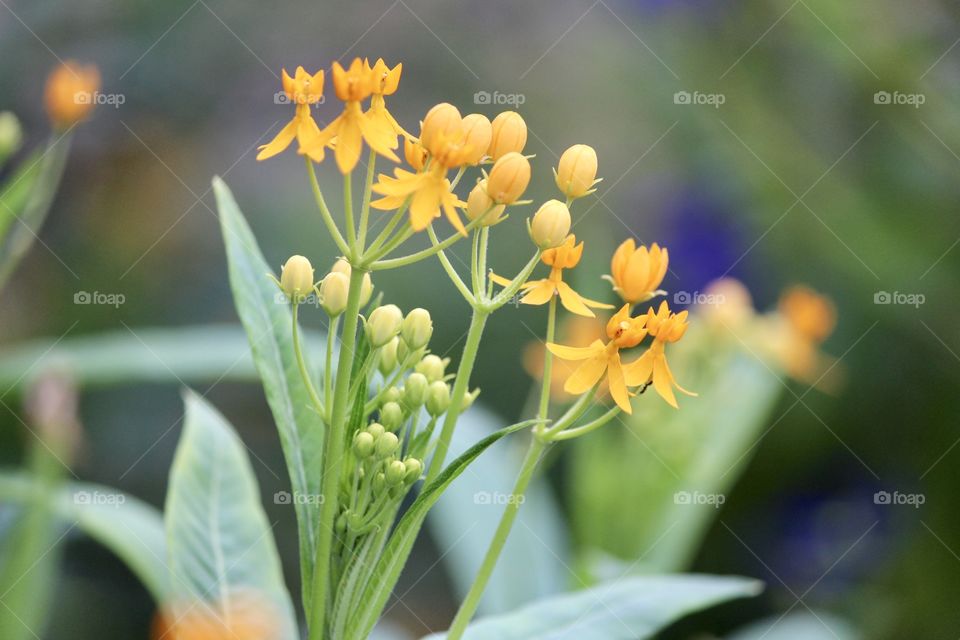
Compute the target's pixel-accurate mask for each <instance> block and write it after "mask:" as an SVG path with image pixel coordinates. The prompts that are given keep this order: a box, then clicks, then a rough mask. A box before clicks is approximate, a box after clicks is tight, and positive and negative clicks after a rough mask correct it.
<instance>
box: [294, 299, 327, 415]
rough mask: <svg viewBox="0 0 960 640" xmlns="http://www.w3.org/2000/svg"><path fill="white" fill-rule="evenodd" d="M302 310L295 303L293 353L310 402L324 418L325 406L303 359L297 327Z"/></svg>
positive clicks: (295, 302)
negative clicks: (298, 313) (298, 314)
mask: <svg viewBox="0 0 960 640" xmlns="http://www.w3.org/2000/svg"><path fill="white" fill-rule="evenodd" d="M299 309H300V305H299V304H297V301H296V300H294V301H293V351H294V353H295V354H296V356H297V367H299V369H300V377H301V378H303V384H305V385H306V387H307V393H308V394H309V395H310V401H311V402H313V408H314V409H316V411H317V413H318V414H320V416H321V417H322V416H324V415H326V414H325V411H324V404H323V401H322V400H320V396H319V395H317V390H316V389H315V388H314V386H313V380H312V379H311V377H310V372H309V371H308V370H307V363H306V361H305V360H304V358H303V348H302V347H301V345H300V328H299V327H298V326H297V311H298V310H299Z"/></svg>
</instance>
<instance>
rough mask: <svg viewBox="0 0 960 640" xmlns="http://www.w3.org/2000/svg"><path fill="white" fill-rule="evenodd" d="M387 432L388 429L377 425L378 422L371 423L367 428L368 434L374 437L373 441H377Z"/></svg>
mask: <svg viewBox="0 0 960 640" xmlns="http://www.w3.org/2000/svg"><path fill="white" fill-rule="evenodd" d="M385 432H386V429H384V428H383V425H382V424H377V423H376V422H372V423H370V425H369V426H368V427H367V433H369V434H370V435H372V436H373V439H374V440H376V439H377V438H379V437H380V436H382V435H383V434H384V433H385Z"/></svg>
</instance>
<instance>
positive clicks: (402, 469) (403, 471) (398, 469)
mask: <svg viewBox="0 0 960 640" xmlns="http://www.w3.org/2000/svg"><path fill="white" fill-rule="evenodd" d="M384 475H386V477H387V478H386V479H387V485H388V486H391V487H395V486H397V485H398V484H400V483H402V482H403V479H404V478H406V477H407V465H405V464H403V463H402V462H400V461H399V460H394V461H393V462H391V463H390V464H388V465H387V470H386V471H385V472H384Z"/></svg>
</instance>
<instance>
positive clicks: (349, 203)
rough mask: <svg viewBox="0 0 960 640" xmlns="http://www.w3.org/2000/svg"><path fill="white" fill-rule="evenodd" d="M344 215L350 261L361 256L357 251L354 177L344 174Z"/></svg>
mask: <svg viewBox="0 0 960 640" xmlns="http://www.w3.org/2000/svg"><path fill="white" fill-rule="evenodd" d="M343 214H344V217H345V218H346V221H347V245H349V247H350V254H349V256H350V259H351V260H352V259H354V258H356V257H357V256H358V255H359V252H358V250H357V229H356V227H354V221H353V176H352V174H349V173H347V174H344V176H343Z"/></svg>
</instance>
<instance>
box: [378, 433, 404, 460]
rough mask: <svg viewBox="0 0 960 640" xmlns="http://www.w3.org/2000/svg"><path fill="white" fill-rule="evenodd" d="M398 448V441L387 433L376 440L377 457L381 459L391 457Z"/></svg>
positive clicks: (394, 435)
mask: <svg viewBox="0 0 960 640" xmlns="http://www.w3.org/2000/svg"><path fill="white" fill-rule="evenodd" d="M399 447H400V439H399V438H397V436H396V434H393V433H390V432H389V431H387V432H386V433H384V434H383V435H381V436H380V437H379V438H377V456H379V457H381V458H386V457H387V456H392V455H393V454H394V452H395V451H396V450H397V448H399Z"/></svg>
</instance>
